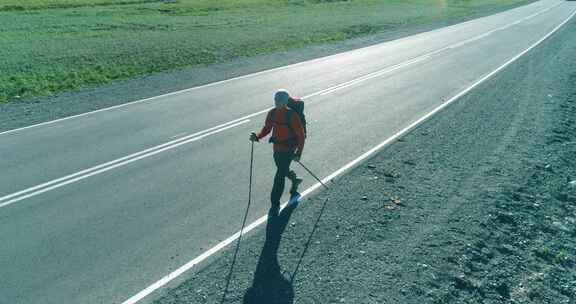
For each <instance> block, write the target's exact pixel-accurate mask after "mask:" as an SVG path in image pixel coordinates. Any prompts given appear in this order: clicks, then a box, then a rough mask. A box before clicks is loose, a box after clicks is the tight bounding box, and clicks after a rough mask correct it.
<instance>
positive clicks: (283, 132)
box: [250, 90, 306, 215]
mask: <svg viewBox="0 0 576 304" xmlns="http://www.w3.org/2000/svg"><path fill="white" fill-rule="evenodd" d="M296 100H297V99H295V98H292V97H290V94H289V93H288V91H286V90H278V91H277V92H276V93H275V94H274V105H275V107H274V108H273V109H271V110H270V111H269V112H268V115H267V116H266V120H265V123H264V127H262V130H261V131H260V132H259V133H258V134H256V133H254V132H252V133H251V134H250V140H251V141H257V142H258V141H260V139H262V138H264V137H266V136H267V135H268V134H270V132H272V136H271V137H270V140H269V142H271V143H273V144H274V145H273V151H274V153H273V156H274V163H275V164H276V175H275V176H274V184H273V186H272V192H271V193H270V203H271V208H270V214H271V215H278V211H279V210H280V198H281V197H282V193H283V192H284V186H285V179H286V178H288V179H290V180H291V182H292V186H291V188H290V194H291V195H292V194H294V193H296V192H297V190H298V186H299V185H300V183H302V179H301V178H299V177H298V176H297V175H296V173H295V172H294V171H292V170H290V164H291V162H292V160H296V161H299V160H300V158H301V157H302V151H303V150H304V141H305V138H306V136H305V130H304V126H303V123H302V121H301V119H300V116H299V115H298V113H297V112H296V111H294V110H292V109H291V108H289V107H288V103H289V102H295V101H296Z"/></svg>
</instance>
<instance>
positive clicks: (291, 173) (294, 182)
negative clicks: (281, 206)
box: [287, 170, 302, 194]
mask: <svg viewBox="0 0 576 304" xmlns="http://www.w3.org/2000/svg"><path fill="white" fill-rule="evenodd" d="M287 177H288V178H289V179H290V181H291V182H292V186H291V187H290V194H294V192H296V191H298V186H300V184H301V183H302V179H301V178H299V177H298V176H297V175H296V172H294V170H290V171H289V172H288V175H287Z"/></svg>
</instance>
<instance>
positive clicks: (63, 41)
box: [0, 0, 531, 102]
mask: <svg viewBox="0 0 576 304" xmlns="http://www.w3.org/2000/svg"><path fill="white" fill-rule="evenodd" d="M528 2H531V0H350V1H337V0H336V1H335V0H332V1H329V0H218V1H212V0H164V1H158V0H27V1H21V0H3V1H2V2H1V4H0V45H1V46H2V47H1V48H0V58H2V60H1V61H0V71H1V72H0V102H6V101H14V100H19V99H23V98H26V97H30V96H38V95H50V94H54V93H58V92H62V91H65V90H69V89H74V88H78V87H81V86H85V85H93V84H102V83H106V82H110V81H112V80H115V79H126V78H131V77H135V76H139V75H146V74H150V73H156V72H165V71H171V70H176V69H181V68H186V67H191V66H197V65H206V64H213V63H218V62H223V61H228V60H232V59H234V58H238V57H243V56H253V55H257V54H263V53H270V52H274V51H281V50H287V49H292V48H298V47H302V46H305V45H309V44H315V43H323V42H332V41H340V40H345V39H349V38H354V37H359V36H363V35H369V34H372V33H377V32H382V31H386V30H390V29H395V28H399V27H402V26H405V25H406V24H408V23H417V24H423V23H427V22H433V21H437V20H441V19H444V18H450V17H459V16H465V15H468V14H471V13H475V12H482V11H485V10H491V9H493V8H494V7H507V6H512V5H517V4H520V3H528Z"/></svg>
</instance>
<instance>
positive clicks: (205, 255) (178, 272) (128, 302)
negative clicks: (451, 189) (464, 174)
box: [122, 11, 576, 304]
mask: <svg viewBox="0 0 576 304" xmlns="http://www.w3.org/2000/svg"><path fill="white" fill-rule="evenodd" d="M575 14H576V11H574V12H573V13H572V14H571V15H570V16H569V17H568V18H567V19H566V20H564V21H563V22H562V23H561V24H560V25H558V26H557V27H556V28H554V29H553V30H552V31H551V32H549V33H548V34H547V35H545V36H544V37H543V38H542V39H540V40H538V41H537V42H536V43H534V44H533V45H531V46H530V47H528V48H527V49H525V50H524V51H522V52H521V53H520V54H518V55H516V56H515V57H513V58H512V59H510V60H508V61H507V62H506V63H504V64H503V65H501V66H500V67H498V68H497V69H496V70H494V71H492V72H491V73H489V74H487V75H486V76H484V77H482V78H481V79H480V80H478V81H476V82H475V83H473V84H472V85H471V86H469V87H468V88H466V89H464V90H463V91H461V92H460V93H458V94H457V95H455V96H454V97H452V98H450V99H449V100H447V101H446V102H444V103H443V104H441V105H440V106H438V107H436V108H435V109H434V110H432V111H431V112H429V113H427V114H426V115H424V116H422V117H421V118H419V119H418V120H416V121H415V122H413V123H411V124H410V125H409V126H407V127H406V128H404V129H402V130H400V131H399V132H397V133H396V134H394V135H393V136H391V137H389V138H388V139H386V140H385V141H383V142H382V143H380V144H378V145H377V146H375V147H374V148H372V149H370V150H368V151H367V152H365V153H364V154H362V155H361V156H360V157H358V158H356V159H354V160H353V161H351V162H349V163H348V164H346V165H345V166H343V167H342V168H340V169H338V170H336V171H335V172H334V173H332V174H330V175H328V176H327V177H325V178H324V179H323V180H322V182H323V183H327V182H329V181H330V180H332V179H334V178H335V177H337V176H339V175H341V174H342V173H344V172H345V171H347V170H349V169H350V168H352V167H354V166H356V165H357V164H358V163H360V162H362V161H363V160H365V159H367V158H368V157H370V156H372V155H373V154H374V153H375V152H377V151H378V150H380V149H382V148H383V147H384V146H386V145H388V144H390V143H391V142H393V141H394V140H396V139H398V138H399V137H401V136H403V135H405V134H406V133H408V132H409V131H410V130H412V129H413V128H415V127H416V126H418V125H419V124H421V123H422V122H423V121H425V120H426V119H428V118H430V117H431V116H432V115H434V114H436V113H437V112H439V111H440V110H442V109H444V108H445V107H446V106H448V105H449V104H451V103H453V102H454V101H456V100H457V99H458V98H460V97H462V96H463V95H465V94H467V93H468V92H470V91H471V90H472V89H474V88H475V87H477V86H478V85H480V84H481V83H483V82H484V81H486V80H487V79H489V78H490V77H492V76H494V75H495V74H496V73H498V72H500V71H501V70H502V69H504V68H506V67H507V66H509V65H510V64H512V63H513V62H515V61H516V60H518V58H520V57H522V56H523V55H524V54H526V53H527V52H529V51H530V50H532V49H533V48H535V47H536V46H538V45H539V44H540V43H542V42H543V41H544V40H546V39H548V37H550V36H551V35H552V34H554V33H555V32H556V31H558V29H560V28H561V27H562V26H563V25H564V24H566V23H567V22H568V21H569V20H570V19H571V18H572V17H574V15H575ZM319 187H321V184H320V183H316V184H315V185H313V186H311V187H310V188H308V189H306V190H305V191H304V192H302V197H304V196H306V195H309V194H310V193H312V192H313V191H315V190H316V189H318V188H319ZM285 206H286V203H284V205H282V209H283V208H284V207H285ZM267 219H268V216H267V215H265V216H262V217H260V218H259V219H257V220H256V221H255V222H253V223H251V224H250V225H248V226H247V227H246V228H244V232H243V233H242V235H244V234H246V233H248V232H250V231H252V230H253V229H254V228H256V227H258V226H259V225H261V224H263V223H264V222H266V220H267ZM239 236H240V231H238V232H236V233H235V234H233V235H232V236H231V237H229V238H227V239H226V240H224V241H222V242H220V243H219V244H217V245H216V246H214V247H212V248H211V249H209V250H208V251H206V252H204V253H203V254H201V255H200V256H198V257H196V258H194V259H192V260H191V261H190V262H188V263H186V264H184V265H183V266H181V267H179V268H178V269H176V270H175V271H173V272H171V273H170V274H168V275H166V276H164V277H163V278H161V279H160V280H158V281H156V282H155V283H154V284H152V285H150V286H148V287H146V288H145V289H143V290H142V291H140V292H139V293H137V294H136V295H134V296H132V297H131V298H129V299H127V300H126V301H124V302H122V304H135V303H137V302H138V301H140V300H142V299H143V298H145V297H146V296H148V295H150V294H151V293H152V292H154V291H156V290H157V289H159V288H161V287H163V286H164V285H166V284H168V283H169V282H170V281H172V280H173V279H175V278H177V277H178V276H180V275H181V274H183V273H185V272H186V271H188V270H190V269H191V268H192V267H194V266H195V265H197V264H198V263H200V262H202V261H204V260H205V259H206V258H208V257H209V256H211V255H213V254H215V253H217V252H218V251H220V250H222V249H223V248H225V247H226V246H227V245H229V244H230V243H232V242H233V241H235V240H236V239H238V237H239Z"/></svg>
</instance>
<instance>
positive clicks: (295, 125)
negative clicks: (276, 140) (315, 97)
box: [290, 113, 305, 155]
mask: <svg viewBox="0 0 576 304" xmlns="http://www.w3.org/2000/svg"><path fill="white" fill-rule="evenodd" d="M290 126H291V127H292V130H293V131H294V133H295V135H296V143H297V145H298V147H297V150H296V155H302V151H304V141H305V138H304V127H303V126H302V122H301V121H300V117H299V116H298V114H296V113H294V115H292V120H291V121H290Z"/></svg>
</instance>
